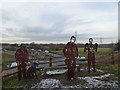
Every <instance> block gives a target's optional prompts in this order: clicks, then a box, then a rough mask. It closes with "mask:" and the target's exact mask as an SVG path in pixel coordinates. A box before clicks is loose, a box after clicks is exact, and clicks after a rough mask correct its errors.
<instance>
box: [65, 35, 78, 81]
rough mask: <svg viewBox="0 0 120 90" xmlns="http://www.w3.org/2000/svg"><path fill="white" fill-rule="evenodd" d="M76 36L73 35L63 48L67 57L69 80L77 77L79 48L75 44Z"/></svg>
mask: <svg viewBox="0 0 120 90" xmlns="http://www.w3.org/2000/svg"><path fill="white" fill-rule="evenodd" d="M75 41H76V37H75V36H72V37H71V38H70V42H68V43H67V44H66V45H65V47H64V48H63V54H64V56H65V57H66V59H65V64H66V65H67V69H68V71H67V80H73V79H75V76H74V75H75V68H76V57H78V48H77V45H76V44H75Z"/></svg>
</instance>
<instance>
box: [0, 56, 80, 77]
mask: <svg viewBox="0 0 120 90" xmlns="http://www.w3.org/2000/svg"><path fill="white" fill-rule="evenodd" d="M41 59H42V61H43V60H44V62H38V64H39V65H38V67H37V69H44V70H45V71H46V70H48V69H56V68H57V69H58V68H67V67H66V65H65V62H64V59H63V58H61V60H57V58H55V59H50V58H44V59H43V58H39V59H30V60H32V61H34V60H38V61H41ZM79 63H80V62H79V61H78V60H77V64H76V66H77V69H79ZM17 72H18V70H17V67H13V68H10V69H7V70H4V71H2V77H6V76H10V75H13V74H16V73H17Z"/></svg>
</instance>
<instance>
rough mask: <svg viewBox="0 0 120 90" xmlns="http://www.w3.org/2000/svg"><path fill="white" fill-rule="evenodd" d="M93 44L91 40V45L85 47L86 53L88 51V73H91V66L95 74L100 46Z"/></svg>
mask: <svg viewBox="0 0 120 90" xmlns="http://www.w3.org/2000/svg"><path fill="white" fill-rule="evenodd" d="M92 42H93V39H92V38H89V43H86V44H85V46H84V52H86V51H88V73H90V66H91V64H92V67H93V71H94V72H95V52H97V48H98V44H97V43H95V44H93V43H92Z"/></svg>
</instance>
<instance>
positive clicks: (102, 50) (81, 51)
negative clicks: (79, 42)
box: [51, 48, 111, 57]
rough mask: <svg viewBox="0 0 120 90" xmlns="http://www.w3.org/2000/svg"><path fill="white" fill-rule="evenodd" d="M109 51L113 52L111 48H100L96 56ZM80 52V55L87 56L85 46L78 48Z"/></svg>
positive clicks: (60, 52) (59, 51)
mask: <svg viewBox="0 0 120 90" xmlns="http://www.w3.org/2000/svg"><path fill="white" fill-rule="evenodd" d="M51 52H54V53H58V54H63V51H62V50H53V51H51ZM109 52H111V48H98V51H97V52H96V57H98V56H101V55H106V54H108V53H109ZM78 53H79V55H84V56H86V57H87V52H84V48H78Z"/></svg>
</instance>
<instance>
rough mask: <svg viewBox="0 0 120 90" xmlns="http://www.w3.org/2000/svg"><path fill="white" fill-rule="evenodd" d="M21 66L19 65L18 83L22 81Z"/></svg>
mask: <svg viewBox="0 0 120 90" xmlns="http://www.w3.org/2000/svg"><path fill="white" fill-rule="evenodd" d="M21 69H22V68H21V64H19V65H18V81H20V80H21V79H22V70H21Z"/></svg>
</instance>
